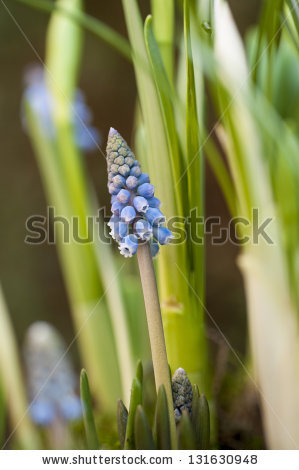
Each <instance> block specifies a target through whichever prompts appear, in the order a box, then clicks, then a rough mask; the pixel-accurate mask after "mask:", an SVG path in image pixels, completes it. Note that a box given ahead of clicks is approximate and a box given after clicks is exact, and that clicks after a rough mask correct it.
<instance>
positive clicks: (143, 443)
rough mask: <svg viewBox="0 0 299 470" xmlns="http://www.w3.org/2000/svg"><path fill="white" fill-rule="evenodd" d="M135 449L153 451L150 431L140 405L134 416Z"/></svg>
mask: <svg viewBox="0 0 299 470" xmlns="http://www.w3.org/2000/svg"><path fill="white" fill-rule="evenodd" d="M135 448H136V449H140V450H154V449H155V442H154V438H153V435H152V431H151V428H150V425H149V424H148V421H147V418H146V416H145V413H144V410H143V408H142V406H141V405H138V407H137V410H136V414H135Z"/></svg>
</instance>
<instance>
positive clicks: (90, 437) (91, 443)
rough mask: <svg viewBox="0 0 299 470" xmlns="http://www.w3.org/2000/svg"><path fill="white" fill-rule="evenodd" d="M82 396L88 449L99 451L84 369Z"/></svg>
mask: <svg viewBox="0 0 299 470" xmlns="http://www.w3.org/2000/svg"><path fill="white" fill-rule="evenodd" d="M80 395H81V404H82V412H83V421H84V428H85V435H86V441H87V446H88V449H90V450H94V449H99V448H100V443H99V440H98V435H97V430H96V425H95V422H94V417H93V410H92V400H91V396H90V390H89V383H88V377H87V373H86V370H85V369H82V371H81V376H80Z"/></svg>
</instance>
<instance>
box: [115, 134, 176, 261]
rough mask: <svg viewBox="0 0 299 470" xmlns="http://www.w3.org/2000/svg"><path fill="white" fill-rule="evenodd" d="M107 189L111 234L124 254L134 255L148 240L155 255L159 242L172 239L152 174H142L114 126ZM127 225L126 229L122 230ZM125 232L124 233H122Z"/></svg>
mask: <svg viewBox="0 0 299 470" xmlns="http://www.w3.org/2000/svg"><path fill="white" fill-rule="evenodd" d="M107 164H108V190H109V193H110V194H111V205H112V206H111V210H112V212H113V216H112V218H111V220H110V222H109V224H108V225H109V226H110V228H111V232H110V234H111V235H112V237H113V238H114V239H115V240H117V242H118V243H119V250H120V252H121V254H122V255H124V256H125V257H126V258H127V257H132V256H133V255H134V254H135V253H136V251H137V247H138V244H139V243H145V242H149V243H150V245H151V252H152V254H153V255H156V254H157V253H158V250H159V245H158V243H159V244H160V245H166V244H168V243H169V242H170V240H171V239H172V238H173V236H172V233H171V231H170V230H168V229H167V228H166V227H162V224H163V223H164V222H165V217H164V215H163V214H162V212H161V211H160V210H159V207H160V205H161V202H160V200H159V199H158V198H156V197H154V193H155V188H154V186H153V185H152V184H150V179H149V175H148V174H147V173H142V171H141V167H140V163H139V162H138V160H136V159H135V155H134V154H133V152H132V150H131V149H130V148H129V146H128V144H127V143H126V141H125V140H124V139H123V138H122V136H121V135H120V134H119V133H118V132H117V131H116V130H115V129H113V128H112V127H111V129H110V132H109V135H108V142H107ZM124 224H126V226H127V230H124V229H123V225H124ZM122 234H123V236H122Z"/></svg>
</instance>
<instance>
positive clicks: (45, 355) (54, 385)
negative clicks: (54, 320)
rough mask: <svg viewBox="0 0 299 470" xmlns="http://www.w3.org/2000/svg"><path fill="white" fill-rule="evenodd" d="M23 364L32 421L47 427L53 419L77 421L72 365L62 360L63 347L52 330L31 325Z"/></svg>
mask: <svg viewBox="0 0 299 470" xmlns="http://www.w3.org/2000/svg"><path fill="white" fill-rule="evenodd" d="M24 356H25V361H26V369H27V379H28V392H29V398H30V399H31V400H33V402H32V404H31V406H30V413H31V418H32V420H33V421H34V422H35V423H36V424H38V425H40V426H49V425H50V424H51V423H53V422H54V421H55V420H56V419H57V418H60V419H63V420H66V421H72V420H77V419H79V418H80V417H81V414H82V410H81V402H80V399H79V397H78V396H77V395H76V391H75V390H76V385H77V380H76V377H75V374H74V372H73V368H72V364H71V363H70V361H69V359H68V358H67V357H65V344H64V341H63V339H62V338H61V336H60V335H59V333H58V332H57V331H56V330H55V328H54V327H53V326H51V325H50V324H48V323H46V322H36V323H33V324H32V325H31V326H30V327H29V328H28V330H27V333H26V338H25V345H24Z"/></svg>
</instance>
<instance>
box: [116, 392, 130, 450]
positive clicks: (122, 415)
mask: <svg viewBox="0 0 299 470" xmlns="http://www.w3.org/2000/svg"><path fill="white" fill-rule="evenodd" d="M127 422H128V410H127V408H126V407H125V405H124V404H123V402H122V400H118V401H117V431H118V437H119V442H120V447H121V449H123V448H124V446H125V440H126V430H127Z"/></svg>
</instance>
